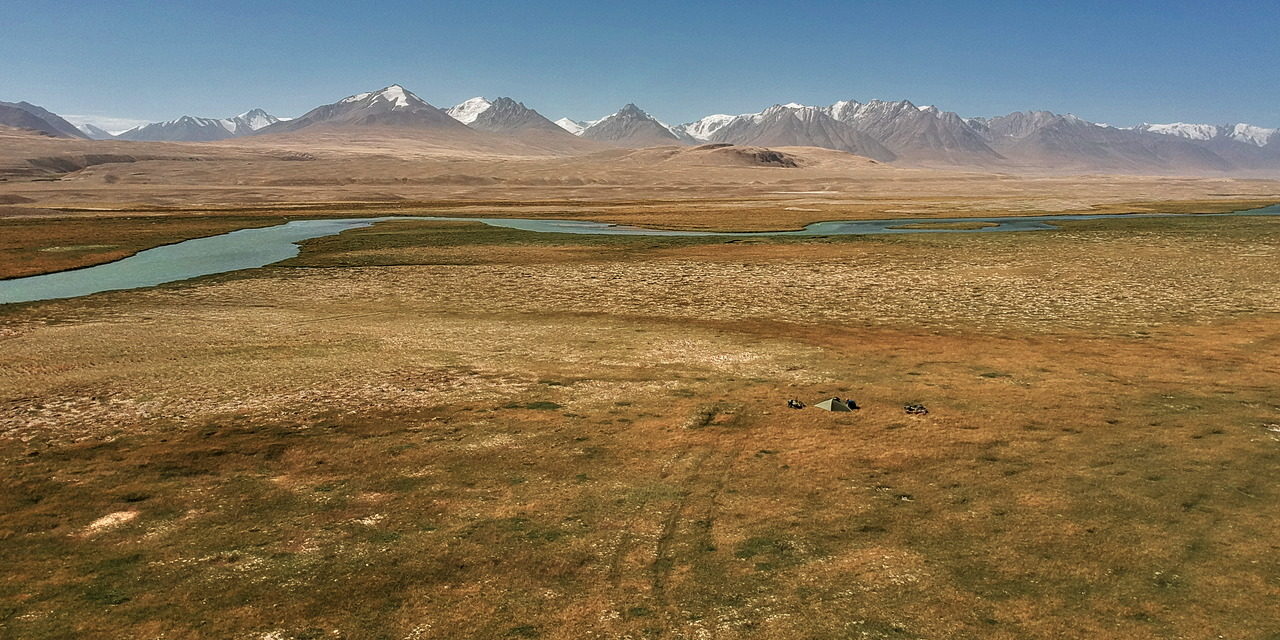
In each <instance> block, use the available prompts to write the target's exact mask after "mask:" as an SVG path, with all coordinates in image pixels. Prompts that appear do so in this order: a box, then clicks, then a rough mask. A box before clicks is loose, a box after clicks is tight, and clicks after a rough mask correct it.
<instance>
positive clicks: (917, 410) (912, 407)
mask: <svg viewBox="0 0 1280 640" xmlns="http://www.w3.org/2000/svg"><path fill="white" fill-rule="evenodd" d="M902 410H903V411H906V412H907V413H908V414H910V415H913V416H922V415H924V414H926V413H929V410H928V409H926V408H924V405H922V404H909V405H907V406H905V407H903V408H902Z"/></svg>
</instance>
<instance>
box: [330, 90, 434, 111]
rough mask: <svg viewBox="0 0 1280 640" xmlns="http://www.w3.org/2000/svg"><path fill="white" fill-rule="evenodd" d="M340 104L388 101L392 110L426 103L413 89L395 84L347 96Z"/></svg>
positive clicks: (372, 103)
mask: <svg viewBox="0 0 1280 640" xmlns="http://www.w3.org/2000/svg"><path fill="white" fill-rule="evenodd" d="M338 102H339V104H350V103H353V102H364V103H367V104H369V105H370V106H372V105H375V104H378V103H382V102H386V103H390V104H391V110H392V111H395V110H399V109H408V108H413V107H421V106H422V105H425V104H426V101H424V100H423V99H422V98H419V97H418V96H416V95H414V94H413V92H412V91H409V90H408V89H405V88H404V87H402V86H400V85H398V84H393V85H391V86H389V87H385V88H383V89H381V90H378V91H367V92H365V93H357V94H355V95H353V96H347V97H345V98H343V99H342V100H339V101H338Z"/></svg>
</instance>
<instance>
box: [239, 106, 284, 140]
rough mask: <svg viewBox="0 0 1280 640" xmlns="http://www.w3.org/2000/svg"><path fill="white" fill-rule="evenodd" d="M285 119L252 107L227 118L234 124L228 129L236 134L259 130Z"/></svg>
mask: <svg viewBox="0 0 1280 640" xmlns="http://www.w3.org/2000/svg"><path fill="white" fill-rule="evenodd" d="M283 119H284V118H277V117H275V116H273V115H271V114H269V113H267V112H266V111H263V110H262V109H251V110H249V111H246V112H244V113H242V114H240V115H238V116H235V117H233V118H226V121H227V122H228V123H229V124H231V125H232V126H231V127H229V128H228V129H227V130H228V131H230V132H232V133H235V134H243V133H247V132H248V131H257V130H258V129H261V128H263V127H265V126H268V125H273V124H275V123H277V122H280V121H281V120H283Z"/></svg>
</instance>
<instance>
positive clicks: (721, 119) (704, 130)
mask: <svg viewBox="0 0 1280 640" xmlns="http://www.w3.org/2000/svg"><path fill="white" fill-rule="evenodd" d="M736 117H738V116H731V115H728V114H724V113H716V114H712V115H709V116H706V117H704V118H701V119H699V120H694V121H693V122H686V123H684V124H682V125H677V126H676V129H677V130H679V131H680V132H681V133H683V134H684V135H687V136H689V137H690V138H693V139H694V140H698V141H700V142H706V141H707V140H710V139H711V135H712V134H714V133H715V132H716V131H717V130H718V129H720V128H721V127H723V126H725V125H726V124H729V123H730V122H732V121H733V119H734V118H736Z"/></svg>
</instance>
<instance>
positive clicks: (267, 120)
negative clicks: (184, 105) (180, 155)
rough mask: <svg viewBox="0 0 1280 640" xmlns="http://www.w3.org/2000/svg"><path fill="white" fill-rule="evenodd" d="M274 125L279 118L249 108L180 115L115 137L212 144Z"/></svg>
mask: <svg viewBox="0 0 1280 640" xmlns="http://www.w3.org/2000/svg"><path fill="white" fill-rule="evenodd" d="M277 122H280V118H277V117H275V116H273V115H271V114H269V113H267V112H266V111H263V110H262V109H251V110H249V111H246V112H244V113H242V114H240V115H238V116H232V117H230V118H199V117H196V116H182V117H181V118H175V119H173V120H168V121H166V122H153V123H151V124H146V125H142V126H140V127H134V128H132V129H129V130H128V131H124V132H122V133H120V134H119V135H117V136H115V137H116V138H118V139H120V140H146V141H152V142H213V141H216V140H226V139H228V138H237V137H240V136H247V135H250V134H252V133H254V132H255V131H257V130H259V129H262V128H264V127H267V126H270V125H272V124H275V123H277ZM99 131H101V130H100V129H99Z"/></svg>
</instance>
